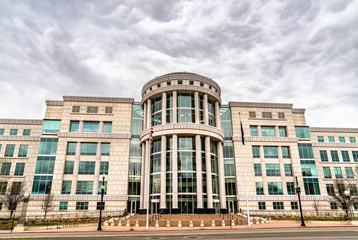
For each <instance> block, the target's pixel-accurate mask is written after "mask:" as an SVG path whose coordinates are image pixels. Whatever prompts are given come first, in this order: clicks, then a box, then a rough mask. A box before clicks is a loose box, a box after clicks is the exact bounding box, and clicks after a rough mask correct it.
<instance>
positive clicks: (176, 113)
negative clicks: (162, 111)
mask: <svg viewBox="0 0 358 240" xmlns="http://www.w3.org/2000/svg"><path fill="white" fill-rule="evenodd" d="M177 102H178V94H177V91H173V123H177V122H178V111H177Z"/></svg>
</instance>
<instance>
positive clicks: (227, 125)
mask: <svg viewBox="0 0 358 240" xmlns="http://www.w3.org/2000/svg"><path fill="white" fill-rule="evenodd" d="M221 129H222V130H223V132H224V136H225V139H228V140H231V139H232V128H231V121H225V122H224V121H222V122H221Z"/></svg>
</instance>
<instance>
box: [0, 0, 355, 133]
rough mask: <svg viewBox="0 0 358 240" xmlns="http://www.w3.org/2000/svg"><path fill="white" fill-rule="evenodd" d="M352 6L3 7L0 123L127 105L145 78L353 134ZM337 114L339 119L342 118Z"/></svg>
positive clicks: (344, 0) (339, 1) (334, 0)
mask: <svg viewBox="0 0 358 240" xmlns="http://www.w3.org/2000/svg"><path fill="white" fill-rule="evenodd" d="M357 11H358V2H357V1H348V0H331V1H323V0H322V1H308V0H305V1H303V0H293V1H275V0H271V1H259V0H256V1H249V0H246V1H220V0H213V1H204V0H198V1H185V0H183V1H176V0H171V1H167V0H161V1H146V0H137V1H132V0H126V1H115V0H113V1H101V2H98V1H69V0H63V1H35V0H28V1H1V3H0V16H1V18H0V28H1V29H2V34H1V35H0V88H1V89H2V94H1V96H0V109H2V111H1V112H2V114H1V116H0V117H3V118H11V117H12V118H41V117H42V116H43V113H44V108H45V105H44V100H45V99H61V97H62V96H63V95H94V96H118V97H134V98H135V99H136V100H140V89H141V87H142V86H143V85H144V84H145V83H146V82H147V81H149V80H150V79H152V78H154V77H155V76H160V75H162V74H166V73H169V72H176V71H189V72H195V73H198V74H202V75H205V76H208V77H210V78H213V79H214V80H216V81H217V82H218V83H219V84H220V85H221V87H222V97H223V101H224V102H228V101H265V102H289V103H294V104H295V107H303V108H307V114H306V117H307V124H309V125H311V126H335V127H357V124H356V121H355V119H357V117H358V106H357V102H358V95H357V94H356V93H357V90H358V78H357V76H358V69H357V67H356V66H357V65H358V30H357V28H356V23H357V22H358V16H357V14H356V13H357ZM342 116H344V117H342Z"/></svg>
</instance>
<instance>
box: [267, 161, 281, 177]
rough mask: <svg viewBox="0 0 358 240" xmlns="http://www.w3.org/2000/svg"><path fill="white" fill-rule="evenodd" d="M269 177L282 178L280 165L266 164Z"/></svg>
mask: <svg viewBox="0 0 358 240" xmlns="http://www.w3.org/2000/svg"><path fill="white" fill-rule="evenodd" d="M266 175H267V176H281V172H280V164H266Z"/></svg>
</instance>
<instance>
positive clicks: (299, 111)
mask: <svg viewBox="0 0 358 240" xmlns="http://www.w3.org/2000/svg"><path fill="white" fill-rule="evenodd" d="M305 112H306V109H304V108H292V113H294V114H305Z"/></svg>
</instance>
